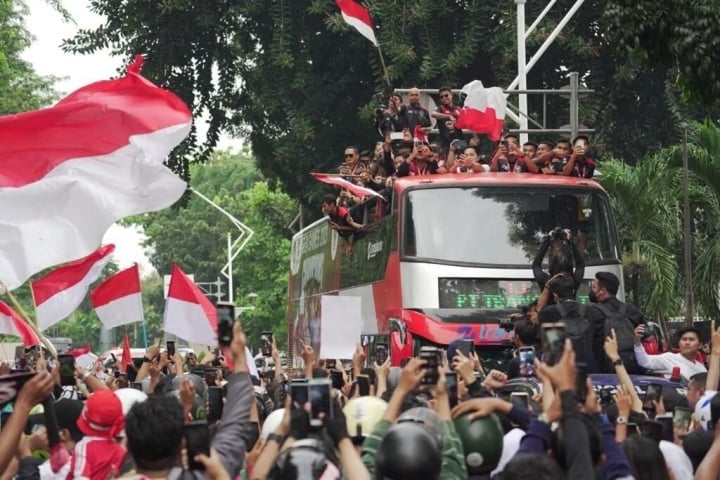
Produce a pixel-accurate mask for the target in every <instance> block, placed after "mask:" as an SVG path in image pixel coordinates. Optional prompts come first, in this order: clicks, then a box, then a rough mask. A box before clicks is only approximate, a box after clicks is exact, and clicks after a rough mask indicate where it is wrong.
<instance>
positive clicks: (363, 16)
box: [335, 0, 378, 47]
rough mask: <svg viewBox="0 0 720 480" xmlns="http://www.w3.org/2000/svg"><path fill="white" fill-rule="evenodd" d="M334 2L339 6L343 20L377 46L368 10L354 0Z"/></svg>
mask: <svg viewBox="0 0 720 480" xmlns="http://www.w3.org/2000/svg"><path fill="white" fill-rule="evenodd" d="M335 3H337V6H338V7H339V8H340V13H341V14H342V17H343V20H345V22H347V24H348V25H350V26H351V27H353V28H354V29H355V30H357V31H358V32H360V35H362V36H363V37H365V38H367V39H368V40H370V41H371V42H372V44H373V45H375V46H376V47H377V45H378V42H377V38H375V28H374V27H373V21H372V18H371V17H370V10H368V9H367V8H365V7H363V6H362V5H359V4H358V3H357V2H355V0H335Z"/></svg>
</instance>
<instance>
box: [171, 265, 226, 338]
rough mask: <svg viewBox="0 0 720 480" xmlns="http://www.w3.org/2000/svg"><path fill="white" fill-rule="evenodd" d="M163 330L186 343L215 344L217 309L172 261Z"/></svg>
mask: <svg viewBox="0 0 720 480" xmlns="http://www.w3.org/2000/svg"><path fill="white" fill-rule="evenodd" d="M163 329H164V330H165V331H166V332H168V333H172V334H173V335H177V336H178V337H180V338H182V339H183V340H187V341H188V342H193V343H199V344H201V345H217V333H216V331H217V311H216V310H215V305H213V303H212V302H211V301H210V300H208V298H207V297H206V296H205V294H204V293H203V292H202V290H200V288H199V287H198V286H197V285H195V284H194V283H193V282H192V280H190V278H188V276H187V275H185V272H183V271H182V270H180V267H178V266H177V265H174V264H173V267H172V271H171V272H170V288H169V289H168V296H167V301H166V302H165V326H164V328H163Z"/></svg>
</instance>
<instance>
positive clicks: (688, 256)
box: [681, 122, 694, 325]
mask: <svg viewBox="0 0 720 480" xmlns="http://www.w3.org/2000/svg"><path fill="white" fill-rule="evenodd" d="M681 126H682V129H683V150H682V162H683V235H684V236H685V239H684V244H685V325H692V324H693V310H694V309H693V281H692V238H691V237H690V193H689V189H688V176H689V172H688V148H687V147H688V146H687V141H688V124H687V123H684V122H683V124H682V125H681Z"/></svg>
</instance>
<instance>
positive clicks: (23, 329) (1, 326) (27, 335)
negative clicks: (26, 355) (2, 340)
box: [0, 301, 40, 346]
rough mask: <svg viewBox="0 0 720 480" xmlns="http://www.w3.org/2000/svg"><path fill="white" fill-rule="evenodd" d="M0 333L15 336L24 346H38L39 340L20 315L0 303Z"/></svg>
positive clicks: (3, 303)
mask: <svg viewBox="0 0 720 480" xmlns="http://www.w3.org/2000/svg"><path fill="white" fill-rule="evenodd" d="M0 333H4V334H7V335H15V336H16V337H20V340H21V341H22V342H23V344H25V345H28V346H29V345H39V344H40V339H39V338H38V336H37V334H36V333H35V332H34V331H33V329H32V328H30V325H28V324H27V323H26V322H25V320H23V319H22V318H20V315H18V314H17V313H15V311H13V309H12V308H10V306H9V305H8V304H6V303H5V302H2V301H0Z"/></svg>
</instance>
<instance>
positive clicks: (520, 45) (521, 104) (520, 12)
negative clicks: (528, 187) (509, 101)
mask: <svg viewBox="0 0 720 480" xmlns="http://www.w3.org/2000/svg"><path fill="white" fill-rule="evenodd" d="M515 5H517V63H518V77H519V79H520V80H519V86H520V90H525V89H527V72H526V71H525V62H526V61H527V59H526V55H525V0H515ZM518 109H519V110H520V130H527V128H528V120H527V111H528V105H527V94H526V93H521V94H519V95H518ZM527 141H528V134H527V133H521V134H520V145H522V144H524V143H525V142H527Z"/></svg>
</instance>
